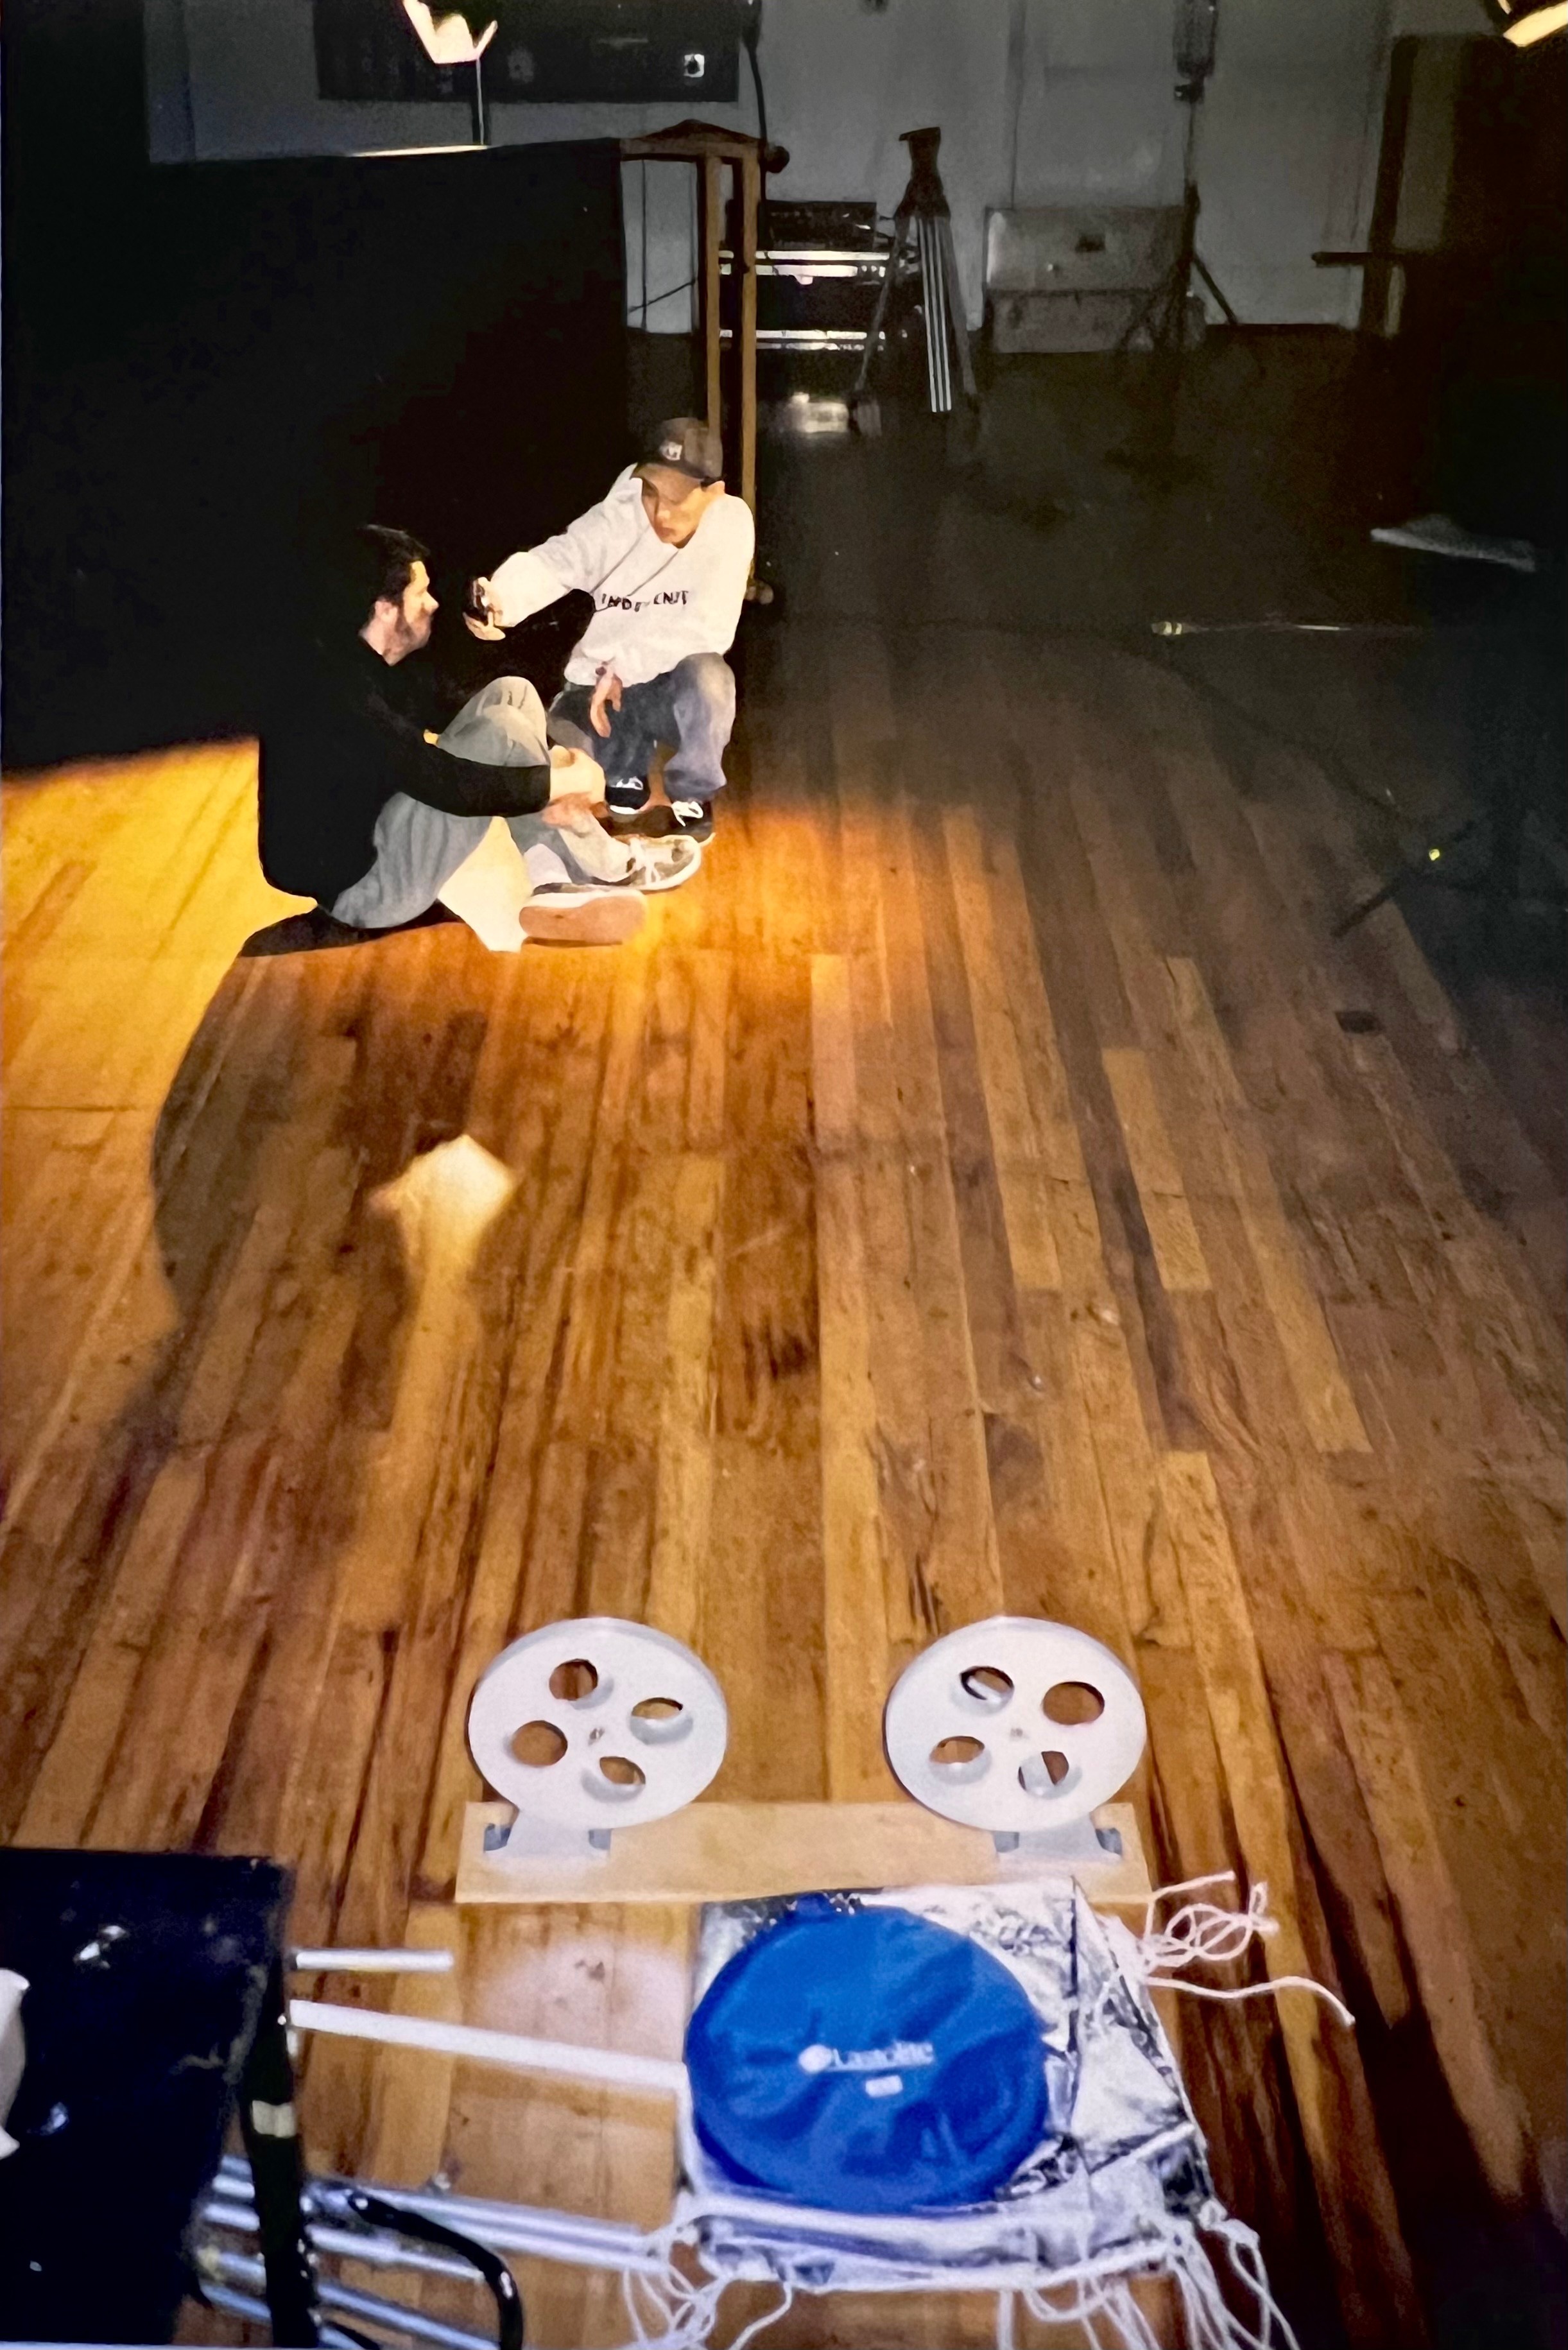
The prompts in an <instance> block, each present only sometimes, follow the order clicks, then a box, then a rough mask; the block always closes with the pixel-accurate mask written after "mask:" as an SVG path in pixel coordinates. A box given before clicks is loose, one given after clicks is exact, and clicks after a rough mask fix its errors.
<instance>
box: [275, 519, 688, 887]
mask: <svg viewBox="0 0 1568 2350" xmlns="http://www.w3.org/2000/svg"><path fill="white" fill-rule="evenodd" d="M343 585H344V603H343V607H342V608H341V612H340V621H341V624H342V630H343V633H342V636H341V638H340V639H337V640H334V639H333V637H332V635H331V633H330V631H329V633H328V637H327V643H326V645H325V648H324V650H323V653H322V657H321V658H320V660H318V661H317V665H316V667H315V670H314V672H313V674H311V675H310V676H309V677H308V678H306V680H304V681H302V682H301V683H300V685H299V686H298V687H297V688H296V691H294V693H293V695H292V697H291V699H290V701H289V702H288V704H287V706H286V707H285V708H282V709H280V711H279V712H278V713H277V716H276V717H275V719H274V720H273V721H271V722H269V723H268V724H267V726H266V728H265V733H264V737H263V742H262V753H261V861H262V869H263V870H264V872H265V875H266V877H267V879H268V880H269V881H270V882H272V884H273V885H274V887H275V889H286V890H289V891H290V892H292V893H294V894H296V895H298V896H301V897H307V898H314V899H317V903H318V904H320V905H321V906H322V907H324V908H325V909H326V910H327V911H328V912H330V913H332V914H334V915H335V916H336V917H337V920H339V921H343V922H348V923H351V924H353V925H354V926H355V927H356V928H357V929H360V930H389V929H392V928H394V927H395V926H396V925H397V924H399V923H401V922H408V921H411V920H414V918H415V917H416V916H417V915H420V914H422V913H424V912H425V911H426V910H428V909H429V908H430V907H431V906H432V905H433V904H434V903H435V901H436V899H437V898H438V897H439V896H440V895H441V890H442V889H443V888H444V886H445V885H446V883H447V882H448V881H449V880H450V879H452V875H453V874H454V873H455V872H456V870H457V868H458V867H459V866H460V865H462V863H463V861H464V859H465V858H467V857H468V856H469V855H470V854H471V852H472V850H473V849H474V848H475V847H477V846H478V844H479V842H480V841H481V840H483V837H484V835H485V833H486V831H487V830H488V828H489V825H490V820H491V818H492V817H493V816H504V818H505V819H506V823H507V827H508V828H509V830H510V831H511V833H512V836H513V837H514V840H515V841H516V843H517V846H518V847H519V848H520V849H521V850H522V851H523V858H524V865H525V866H526V867H527V868H528V875H529V880H530V883H531V885H532V887H533V889H535V890H536V891H538V890H545V891H549V892H551V893H552V894H553V895H555V896H556V898H557V899H561V900H566V899H575V900H578V901H579V902H580V901H581V899H583V897H584V895H585V893H593V892H597V891H605V890H609V891H613V892H614V894H615V895H616V896H618V897H619V896H626V895H629V894H633V893H635V892H636V891H638V890H639V889H649V888H669V887H670V885H671V883H672V882H673V881H675V880H684V879H687V878H688V875H689V873H690V872H691V871H692V870H694V869H695V866H694V864H693V863H692V862H691V860H690V859H687V860H683V861H682V862H681V865H680V870H679V872H677V871H675V870H674V869H673V867H672V866H671V860H670V856H669V853H668V852H669V850H670V848H673V847H675V846H676V845H677V844H675V843H667V844H659V847H660V848H661V849H662V850H663V851H664V852H665V853H664V855H663V857H662V858H661V859H660V858H654V859H651V860H650V859H649V857H648V856H647V854H646V850H647V848H648V847H649V844H639V843H627V842H621V841H617V840H615V839H613V838H612V837H611V836H610V835H609V834H608V833H607V832H606V831H604V830H603V828H602V827H600V826H599V825H597V823H596V822H595V821H594V817H593V814H592V810H593V806H594V804H595V802H596V801H597V800H598V799H599V798H600V797H601V796H602V793H603V787H604V778H603V775H602V772H601V770H600V769H599V768H598V767H597V765H596V764H595V763H594V761H593V760H592V759H590V758H588V757H587V756H586V754H583V753H582V752H580V751H574V750H566V749H563V748H556V749H554V750H552V749H551V748H550V747H549V745H548V744H547V743H546V741H545V712H544V707H543V704H542V703H541V702H540V700H539V696H538V694H537V692H536V691H535V689H534V687H533V686H532V685H531V684H529V682H528V681H527V680H526V679H525V678H520V677H505V678H498V679H497V680H496V681H494V682H493V684H491V685H488V686H485V687H483V689H482V690H481V691H479V692H478V693H476V694H473V695H472V696H471V697H470V699H469V700H468V701H467V702H465V703H464V704H463V706H462V709H461V710H460V711H459V712H458V714H457V716H456V717H455V718H454V719H452V721H451V723H449V724H448V725H446V726H444V727H443V728H441V730H440V731H439V733H438V732H437V731H435V730H433V729H432V728H431V727H429V726H422V725H421V723H419V718H420V716H421V715H423V714H426V713H424V712H416V713H415V714H413V715H410V702H412V701H413V700H415V699H416V697H413V696H410V694H408V693H406V692H396V691H394V680H393V677H392V675H391V674H389V672H395V671H396V670H397V668H398V666H399V664H400V663H401V662H402V661H403V660H406V659H407V658H408V656H409V655H410V653H416V652H418V651H420V650H421V648H422V647H423V646H424V645H426V644H427V643H428V642H429V640H430V633H431V620H432V619H433V617H434V614H435V611H436V608H437V607H436V599H435V598H434V597H433V596H432V595H431V585H430V570H429V556H428V553H427V550H426V549H425V548H424V547H422V546H421V545H420V543H419V541H418V540H417V539H413V538H410V536H408V535H407V533H406V532H403V531H395V530H385V529H382V528H380V527H379V526H377V525H368V526H367V527H366V528H365V529H363V530H361V531H359V532H358V534H357V535H356V537H355V541H354V544H353V546H352V547H351V549H350V564H349V572H348V577H346V579H345V581H344V583H343ZM683 845H684V846H686V847H691V844H683ZM645 868H646V869H645ZM655 868H657V869H655ZM666 868H670V869H669V870H667V869H666Z"/></svg>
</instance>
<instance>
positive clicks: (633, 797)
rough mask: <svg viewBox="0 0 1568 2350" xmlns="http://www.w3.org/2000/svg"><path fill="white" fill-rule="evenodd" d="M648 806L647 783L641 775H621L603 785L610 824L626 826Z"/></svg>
mask: <svg viewBox="0 0 1568 2350" xmlns="http://www.w3.org/2000/svg"><path fill="white" fill-rule="evenodd" d="M605 806H606V807H607V809H608V811H609V819H610V822H611V823H612V824H628V823H629V822H630V820H631V818H632V817H633V816H640V815H641V813H642V811H643V809H644V808H645V807H646V806H648V783H647V780H646V778H645V777H644V776H642V775H622V776H620V777H618V778H617V779H616V780H614V781H611V782H607V783H606V785H605Z"/></svg>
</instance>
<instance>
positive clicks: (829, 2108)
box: [686, 1895, 1048, 2212]
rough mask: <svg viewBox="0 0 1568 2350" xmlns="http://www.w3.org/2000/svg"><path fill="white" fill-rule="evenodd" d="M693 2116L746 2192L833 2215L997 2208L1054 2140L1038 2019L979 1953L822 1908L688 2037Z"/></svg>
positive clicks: (722, 1987) (736, 1960) (803, 1916)
mask: <svg viewBox="0 0 1568 2350" xmlns="http://www.w3.org/2000/svg"><path fill="white" fill-rule="evenodd" d="M686 2064H687V2069H688V2072H689V2073H690V2075H691V2100H692V2119H693V2123H694V2125H695V2127H696V2131H697V2135H698V2137H699V2138H700V2139H701V2143H702V2145H703V2147H704V2148H705V2149H706V2151H707V2152H708V2154H709V2155H710V2156H711V2158H712V2159H713V2160H714V2161H715V2162H717V2163H718V2164H720V2165H721V2166H722V2168H723V2169H724V2170H726V2171H727V2172H728V2173H729V2174H730V2175H731V2177H732V2178H733V2179H734V2180H735V2181H736V2183H737V2184H739V2185H744V2186H749V2187H753V2188H761V2189H764V2190H766V2191H768V2192H770V2193H772V2194H775V2195H786V2196H789V2197H791V2198H792V2199H794V2200H796V2201H799V2202H803V2203H808V2204H813V2205H815V2207H816V2208H818V2209H819V2210H838V2211H881V2212H908V2211H919V2210H942V2209H944V2208H950V2207H952V2206H953V2205H955V2204H964V2203H972V2202H976V2201H980V2200H983V2199H985V2198H986V2197H987V2196H989V2195H991V2194H992V2192H993V2191H994V2190H995V2189H997V2188H998V2187H1000V2186H1001V2185H1002V2182H1003V2181H1004V2180H1005V2179H1007V2178H1009V2177H1011V2175H1012V2172H1013V2171H1014V2170H1015V2169H1016V2168H1017V2167H1018V2165H1019V2164H1020V2163H1021V2162H1022V2161H1023V2159H1024V2158H1025V2157H1026V2156H1027V2155H1028V2154H1029V2153H1030V2152H1031V2151H1032V2150H1033V2148H1034V2147H1036V2146H1037V2145H1038V2143H1039V2141H1040V2139H1041V2137H1043V2135H1044V2132H1045V2129H1046V2127H1047V2121H1048V2116H1047V2112H1046V2093H1045V2068H1044V2047H1043V2043H1042V2039H1041V2028H1040V2021H1039V2018H1038V2016H1037V2015H1036V2014H1035V2012H1034V2010H1033V2007H1032V2005H1031V2004H1030V2002H1029V1999H1028V1996H1027V1994H1026V1993H1025V1991H1023V1986H1022V1985H1021V1984H1020V1983H1019V1982H1018V1981H1016V1979H1015V1978H1014V1977H1013V1976H1012V1974H1010V1973H1009V1971H1008V1970H1007V1969H1006V1968H1005V1967H1004V1966H1003V1965H1002V1962H1001V1960H998V1959H996V1958H993V1957H992V1954H991V1952H990V1951H989V1950H982V1949H981V1946H980V1944H979V1943H977V1942H973V1941H971V1940H970V1939H968V1937H967V1936H965V1935H963V1934H957V1933H953V1932H952V1931H951V1930H950V1929H949V1928H947V1927H945V1926H938V1925H933V1924H932V1923H931V1922H930V1920H929V1919H928V1918H918V1917H916V1916H914V1915H913V1914H912V1913H911V1912H910V1911H909V1910H907V1909H897V1908H867V1909H855V1910H846V1909H842V1908H837V1907H836V1906H835V1904H834V1903H832V1902H831V1901H828V1900H826V1899H824V1898H822V1897H820V1896H817V1895H811V1896H808V1897H807V1898H805V1899H803V1900H801V1901H799V1902H797V1903H796V1904H795V1905H794V1908H792V1909H791V1910H790V1912H789V1913H788V1915H787V1916H786V1917H784V1918H783V1919H781V1921H780V1922H779V1923H778V1924H777V1925H775V1926H774V1927H772V1928H770V1929H768V1930H767V1931H765V1932H763V1933H761V1934H759V1935H757V1937H756V1938H755V1939H754V1940H753V1941H750V1942H748V1943H747V1944H746V1946H745V1948H744V1949H743V1950H740V1951H738V1952H737V1953H736V1955H735V1956H734V1957H733V1958H732V1959H731V1960H730V1961H729V1962H728V1964H727V1965H726V1966H724V1967H723V1968H722V1969H721V1970H720V1972H719V1973H718V1974H717V1975H716V1976H715V1977H714V1979H713V1981H712V1982H711V1984H710V1985H709V1987H708V1990H707V1992H706V1993H705V1995H704V1996H703V1998H702V2000H701V2002H700V2004H699V2005H698V2007H697V2009H696V2011H695V2012H694V2013H693V2015H692V2017H691V2022H690V2024H689V2025H688V2027H687V2033H686Z"/></svg>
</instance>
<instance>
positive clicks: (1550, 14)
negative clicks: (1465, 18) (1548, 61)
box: [1487, 0, 1568, 49]
mask: <svg viewBox="0 0 1568 2350" xmlns="http://www.w3.org/2000/svg"><path fill="white" fill-rule="evenodd" d="M1487 6H1488V10H1489V12H1490V16H1492V18H1493V20H1494V21H1495V23H1496V24H1497V25H1498V26H1500V27H1501V32H1502V37H1503V39H1504V40H1505V41H1511V42H1512V43H1513V46H1514V47H1515V48H1516V49H1530V48H1533V47H1534V46H1535V44H1536V42H1537V41H1545V40H1549V39H1550V38H1551V36H1552V34H1553V33H1561V32H1563V31H1568V0H1534V5H1532V0H1517V5H1515V0H1487Z"/></svg>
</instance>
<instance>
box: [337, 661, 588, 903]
mask: <svg viewBox="0 0 1568 2350" xmlns="http://www.w3.org/2000/svg"><path fill="white" fill-rule="evenodd" d="M441 749H442V750H443V751H451V752H452V754H454V755H455V756H456V757H458V758H461V759H473V760H477V761H478V762H479V763H480V764H482V765H484V766H487V767H542V766H544V765H545V764H546V763H547V762H548V759H549V756H550V752H549V746H548V744H547V743H546V742H545V705H544V703H543V702H541V701H540V699H539V696H538V694H537V692H536V691H535V689H534V687H533V686H531V685H530V684H529V682H528V681H527V679H526V678H524V677H498V678H497V679H496V680H495V681H494V683H493V684H492V685H487V686H484V687H483V688H482V689H481V691H479V692H478V693H474V694H471V695H470V696H469V699H468V700H467V701H466V702H464V703H463V705H462V709H461V710H460V711H459V712H458V713H457V716H456V717H455V718H454V719H453V720H452V723H451V724H450V725H449V726H448V727H447V728H446V729H445V731H444V732H443V733H442V734H441ZM505 823H506V828H507V830H508V831H509V832H510V833H511V835H512V837H513V839H514V841H515V842H516V843H517V846H518V847H519V848H520V849H521V850H522V851H523V854H524V858H525V859H526V858H528V854H529V851H530V850H538V849H546V850H549V851H550V852H552V853H553V855H554V856H555V857H558V858H560V860H561V863H562V865H563V866H564V867H565V868H566V877H567V878H568V879H571V880H574V881H588V882H592V881H596V880H604V879H618V873H617V872H616V871H615V870H614V869H613V868H615V866H616V864H617V863H618V867H619V870H620V871H622V872H624V870H625V868H626V865H627V862H628V857H627V852H626V850H625V849H624V848H620V847H618V845H617V844H613V843H612V842H611V841H610V838H609V836H608V835H607V834H606V833H603V832H601V831H600V829H599V827H597V826H596V827H594V839H593V843H592V847H591V861H590V862H587V863H585V862H584V861H583V858H580V857H577V856H574V854H573V847H572V844H573V835H572V834H571V833H570V832H567V831H563V830H562V829H561V827H558V826H556V825H549V824H546V823H545V820H544V818H543V816H507V817H506V819H505ZM490 824H491V819H490V817H489V816H448V815H447V814H446V812H445V811H444V810H443V809H441V808H433V807H428V806H426V805H425V803H424V801H423V800H415V799H410V797H409V795H408V794H407V793H406V792H394V793H393V795H392V796H391V798H390V799H389V801H388V802H387V804H386V806H384V807H383V808H382V810H381V813H380V815H379V816H378V817H377V818H376V861H375V863H374V864H373V865H372V866H371V868H370V869H369V872H368V873H366V874H362V875H361V877H360V879H358V881H356V882H353V883H352V884H351V885H350V887H349V888H348V889H345V890H344V891H343V893H342V895H341V896H340V897H338V898H337V899H336V900H335V901H334V904H333V907H332V911H333V913H334V914H335V915H336V916H337V920H339V921H340V922H351V923H352V924H353V925H354V927H355V929H356V930H361V931H389V930H395V929H396V927H397V925H398V924H399V923H400V922H411V921H413V920H415V918H416V917H417V916H418V915H420V914H422V913H425V912H427V911H428V910H429V909H430V908H431V906H433V905H434V904H435V901H436V899H438V898H439V897H440V896H441V891H442V889H444V888H445V887H446V884H447V883H448V882H449V881H450V880H451V879H452V875H453V874H454V873H455V872H456V871H457V868H458V867H459V866H460V865H461V864H462V861H463V859H464V858H466V857H468V856H470V855H471V854H472V851H473V850H474V849H475V848H477V847H478V846H479V844H480V842H481V841H482V840H483V838H484V836H485V834H486V833H487V832H488V831H489V829H490ZM583 846H584V850H585V855H589V854H590V851H589V849H588V846H587V844H584V845H583ZM534 861H535V862H537V860H536V859H535V860H534ZM545 869H546V870H548V869H550V868H545Z"/></svg>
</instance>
